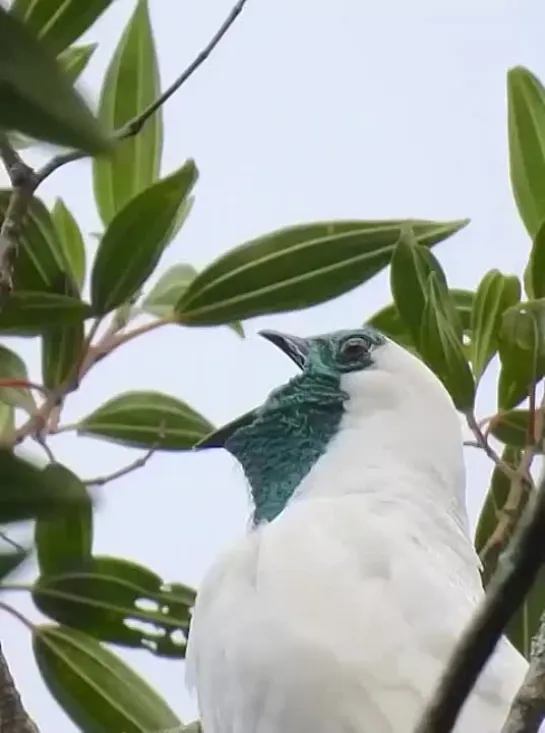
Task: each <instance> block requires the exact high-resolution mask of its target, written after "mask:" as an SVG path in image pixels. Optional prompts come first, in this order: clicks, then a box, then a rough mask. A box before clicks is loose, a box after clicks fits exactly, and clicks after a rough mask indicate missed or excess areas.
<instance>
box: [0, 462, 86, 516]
mask: <svg viewBox="0 0 545 733" xmlns="http://www.w3.org/2000/svg"><path fill="white" fill-rule="evenodd" d="M0 476H2V484H1V486H0V524H6V523H8V522H17V521H20V520H22V519H34V518H37V517H44V516H50V517H51V516H55V514H57V513H58V512H62V511H65V510H66V509H67V508H70V507H74V506H78V505H80V504H81V495H80V494H79V493H77V492H75V491H74V487H73V485H72V484H70V483H69V482H66V481H61V480H60V479H59V477H58V476H51V474H49V473H47V472H46V471H44V470H41V469H39V468H36V466H34V465H33V464H31V463H29V462H28V461H24V460H23V459H21V458H18V457H17V456H15V455H14V454H13V453H12V452H11V451H9V450H6V449H5V448H1V449H0Z"/></svg>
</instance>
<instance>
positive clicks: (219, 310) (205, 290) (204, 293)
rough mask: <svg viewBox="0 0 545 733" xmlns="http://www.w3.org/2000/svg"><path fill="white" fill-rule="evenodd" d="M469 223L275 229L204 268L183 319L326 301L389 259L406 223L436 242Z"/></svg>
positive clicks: (203, 322)
mask: <svg viewBox="0 0 545 733" xmlns="http://www.w3.org/2000/svg"><path fill="white" fill-rule="evenodd" d="M466 223H467V222H466V221H458V222H447V223H438V222H428V221H407V222H403V221H383V222H380V221H373V222H364V221H341V222H321V223H315V224H303V225H300V226H296V227H290V228H288V229H281V230H279V231H276V232H272V233H271V234H267V235H265V236H263V237H259V238H258V239H255V240H253V241H251V242H248V243H247V244H243V245H241V246H239V247H237V248H235V249H233V250H231V251H230V252H228V253H227V254H225V255H223V256H222V257H220V258H219V259H218V260H216V261H215V262H214V263H212V264H211V265H209V266H208V267H207V268H206V269H205V270H204V271H203V272H201V273H200V275H199V276H198V277H196V278H195V280H194V281H193V282H192V283H191V285H190V287H189V288H188V289H187V290H186V292H185V293H184V294H183V295H182V297H181V298H180V300H179V301H178V303H177V305H176V312H177V313H178V320H179V322H180V323H184V324H188V325H195V326H214V325H218V324H225V323H229V322H230V321H234V320H241V319H245V318H250V317H253V316H258V315H263V314H265V313H278V312H281V311H287V310H297V309H300V308H307V307H309V306H311V305H316V304H317V303H323V302H324V301H326V300H330V299H331V298H334V297H336V296H338V295H341V294H342V293H345V292H347V291H348V290H352V289H353V288H355V287H356V286H358V285H361V283H363V282H366V281H367V280H369V279H370V278H371V277H372V276H373V275H376V273H377V272H379V271H380V270H382V269H383V268H384V267H386V266H387V265H388V264H389V262H390V259H391V257H392V253H393V250H394V247H395V245H396V243H397V241H398V239H399V235H400V230H401V229H402V228H403V227H407V226H410V227H412V229H413V231H414V234H415V236H416V238H417V240H418V241H419V243H420V244H424V245H426V246H428V247H431V246H433V245H434V244H437V243H438V242H440V241H442V240H443V239H446V238H447V237H449V236H451V235H452V234H454V233H455V232H457V231H458V230H459V229H461V228H462V227H463V226H465V225H466Z"/></svg>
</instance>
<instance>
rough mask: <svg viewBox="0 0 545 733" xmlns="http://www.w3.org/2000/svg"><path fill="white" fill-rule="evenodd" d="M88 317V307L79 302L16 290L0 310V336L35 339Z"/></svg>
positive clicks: (68, 298) (62, 296)
mask: <svg viewBox="0 0 545 733" xmlns="http://www.w3.org/2000/svg"><path fill="white" fill-rule="evenodd" d="M91 315H92V309H91V307H90V306H89V305H88V304H87V303H84V302H83V301H81V300H79V298H70V297H69V296H68V295H58V294H55V293H36V292H32V291H29V290H27V291H23V290H20V291H19V292H13V293H11V294H10V296H9V298H8V299H7V300H6V302H5V304H4V305H3V306H2V309H1V310H0V333H9V334H10V335H17V336H37V335H40V334H42V333H44V332H46V331H48V330H50V329H51V328H54V327H55V326H58V325H63V324H68V323H77V322H78V321H81V320H84V319H85V318H89V317H90V316H91Z"/></svg>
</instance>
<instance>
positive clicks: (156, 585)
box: [32, 557, 195, 659]
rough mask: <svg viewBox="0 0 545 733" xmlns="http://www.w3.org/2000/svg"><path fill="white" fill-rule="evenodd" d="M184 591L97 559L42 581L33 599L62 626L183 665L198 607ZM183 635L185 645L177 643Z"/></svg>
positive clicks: (132, 567) (137, 569) (120, 563)
mask: <svg viewBox="0 0 545 733" xmlns="http://www.w3.org/2000/svg"><path fill="white" fill-rule="evenodd" d="M181 589H182V590H181V592H180V590H176V589H175V590H171V589H169V588H168V587H167V586H166V585H165V584H164V583H163V581H162V580H161V578H160V577H159V576H158V575H156V574H155V573H153V572H152V571H151V570H148V569H147V568H145V567H142V566H141V565H137V564H136V563H132V562H128V561H127V560H121V559H119V558H115V557H92V558H88V559H87V560H86V562H84V563H82V564H81V565H80V566H79V567H72V568H71V569H69V570H65V571H64V572H62V573H58V574H56V575H49V576H42V577H41V578H39V579H38V580H37V581H36V583H35V584H34V588H33V591H32V596H33V599H34V602H35V604H36V606H37V608H38V609H39V610H40V611H41V612H42V613H44V614H45V615H47V616H49V617H50V618H51V619H53V620H54V621H57V622H58V623H61V624H64V625H66V626H69V627H71V628H75V629H79V630H80V631H84V632H85V633H87V634H89V635H90V636H93V637H95V638H96V639H99V640H101V641H107V642H110V643H113V644H118V645H120V646H125V647H131V648H136V649H138V648H141V649H147V650H148V651H151V652H152V653H153V654H156V655H157V656H160V657H162V656H164V657H171V658H178V659H181V658H183V657H184V656H185V646H186V644H185V637H186V636H187V632H188V629H189V623H190V608H191V607H192V606H193V604H194V602H195V593H194V591H192V590H191V589H190V588H187V587H186V586H181ZM150 624H151V626H152V627H153V628H151V629H150V626H149V625H150ZM180 634H181V636H182V638H183V641H177V637H178V636H179V635H180Z"/></svg>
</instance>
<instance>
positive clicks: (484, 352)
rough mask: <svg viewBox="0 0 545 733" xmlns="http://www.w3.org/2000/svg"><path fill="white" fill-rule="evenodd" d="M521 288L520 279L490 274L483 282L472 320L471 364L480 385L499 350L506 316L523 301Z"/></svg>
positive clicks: (488, 273) (493, 271)
mask: <svg viewBox="0 0 545 733" xmlns="http://www.w3.org/2000/svg"><path fill="white" fill-rule="evenodd" d="M520 293H521V287H520V282H519V279H518V278H517V277H516V276H514V275H513V276H508V275H502V273H501V272H500V271H499V270H490V271H489V272H487V274H486V275H485V276H484V277H483V279H482V280H481V282H480V284H479V287H478V288H477V292H476V294H475V301H474V305H473V313H472V318H471V361H472V364H473V373H474V375H475V380H476V381H477V382H478V381H479V379H480V378H481V377H482V375H483V373H484V371H485V369H486V367H487V366H488V364H489V362H490V360H491V359H492V357H493V356H494V354H495V353H496V352H497V350H498V348H499V336H500V330H501V325H502V318H503V314H504V313H505V311H506V310H507V308H509V307H511V306H513V305H515V304H516V303H518V302H519V301H520Z"/></svg>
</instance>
